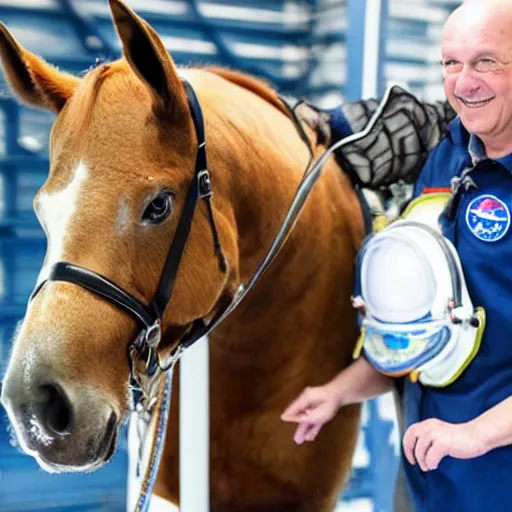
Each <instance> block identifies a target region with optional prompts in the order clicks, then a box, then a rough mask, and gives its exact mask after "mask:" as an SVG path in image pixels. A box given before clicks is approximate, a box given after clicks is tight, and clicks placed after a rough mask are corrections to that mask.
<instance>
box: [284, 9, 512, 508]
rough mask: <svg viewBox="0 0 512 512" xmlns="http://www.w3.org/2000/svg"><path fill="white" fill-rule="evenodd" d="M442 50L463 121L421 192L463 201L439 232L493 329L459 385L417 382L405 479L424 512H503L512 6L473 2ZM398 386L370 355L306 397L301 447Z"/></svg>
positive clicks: (452, 129) (435, 155)
mask: <svg viewBox="0 0 512 512" xmlns="http://www.w3.org/2000/svg"><path fill="white" fill-rule="evenodd" d="M441 48H442V66H443V73H444V88H445V93H446V96H447V98H448V101H449V102H450V104H451V106H452V107H453V109H454V110H455V111H456V112H457V114H458V116H457V118H456V119H455V120H454V121H452V122H451V123H450V125H449V132H448V134H447V136H446V137H445V138H444V139H443V140H442V141H441V143H440V144H439V145H438V146H437V147H436V148H435V149H434V150H433V151H432V152H431V153H430V155H429V158H428V160H427V162H426V164H425V166H424V167H423V169H422V170H421V173H420V175H419V178H418V179H417V181H416V183H415V190H414V194H415V196H416V197H423V196H425V195H427V194H429V193H432V192H433V191H440V190H441V191H443V190H444V191H447V192H450V193H451V199H450V201H449V204H448V206H447V208H446V209H445V210H444V211H443V213H442V214H441V216H440V217H439V224H440V226H441V228H442V233H443V235H444V236H445V237H446V238H447V239H449V240H450V241H451V242H452V243H453V245H454V246H455V248H456V250H457V253H458V255H459V257H460V261H461V264H462V268H463V271H464V275H465V278H466V282H467V289H468V292H469V294H470V297H471V299H472V302H473V304H475V305H478V306H482V307H483V308H485V311H486V313H487V322H486V325H485V331H484V332H483V337H482V338H481V342H480V346H479V349H478V352H477V353H476V355H474V359H472V360H471V362H470V363H469V364H468V365H467V366H466V367H465V368H464V369H463V371H461V372H460V375H458V376H457V378H456V379H455V380H454V381H453V382H450V383H449V385H444V386H443V387H435V386H430V385H422V384H421V383H418V382H416V383H413V382H412V381H410V380H409V379H406V380H405V391H404V393H405V406H406V407H405V414H406V427H407V429H406V433H405V435H404V437H403V450H404V464H405V473H406V477H407V481H408V487H409V490H410V493H411V496H412V499H413V502H414V506H415V510H417V511H422V512H444V511H446V512H454V511H456V512H459V511H460V512H484V511H502V510H509V509H510V508H511V507H512V229H510V224H511V213H510V212H511V208H512V1H510V0H499V1H496V0H466V1H465V2H464V3H463V4H462V5H461V6H460V7H459V8H458V9H456V10H455V11H454V12H453V13H452V15H451V16H450V17H449V19H448V20H447V22H446V24H445V27H444V31H443V36H442V43H441ZM391 382H392V380H391V379H390V378H389V377H387V376H385V375H383V374H381V373H379V372H378V371H377V370H375V369H374V367H373V366H372V365H370V364H369V362H368V359H367V358H366V357H360V358H359V359H357V360H356V361H355V362H354V363H353V364H352V365H351V366H350V367H349V368H347V369H346V370H344V371H343V372H341V373H340V374H339V375H338V376H336V377H335V378H334V379H333V380H332V381H330V382H329V383H327V384H326V385H324V386H320V387H314V388H308V389H307V390H305V391H304V392H303V393H302V394H301V395H300V396H299V398H297V400H296V401H295V402H294V403H293V404H291V405H290V406H289V407H288V408H287V410H286V411H285V412H284V413H283V416H282V417H283V420H284V421H291V422H296V423H297V424H298V426H297V429H296V432H295V441H296V442H297V443H298V444H301V443H303V442H311V441H313V440H314V439H315V437H316V436H317V435H318V433H319V432H320V430H321V428H322V426H323V425H324V424H325V423H326V422H327V421H329V420H330V419H331V418H332V417H333V416H334V415H335V414H336V412H337V410H338V409H339V407H341V406H344V405H347V404H349V403H354V402H361V401H362V400H365V399H368V398H370V397H373V396H376V395H378V394H380V393H383V392H385V391H388V390H389V389H391V387H392V386H391ZM378 469H379V468H376V470H377V471H378Z"/></svg>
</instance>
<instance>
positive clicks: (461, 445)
mask: <svg viewBox="0 0 512 512" xmlns="http://www.w3.org/2000/svg"><path fill="white" fill-rule="evenodd" d="M402 443H403V447H404V453H405V456H406V458H407V460H408V461H409V462H410V463H411V464H415V463H416V462H417V463H418V464H419V466H420V468H421V469H422V470H423V471H429V470H432V469H437V467H438V466H439V463H440V462H441V461H442V460H443V458H444V457H446V456H448V455H449V456H450V457H454V458H456V459H472V458H474V457H478V456H480V455H483V454H484V453H486V451H487V449H486V445H485V442H484V440H483V439H481V436H480V435H479V431H478V430H477V429H476V428H475V426H474V425H473V424H472V423H471V422H469V423H457V424H456V423H447V422H445V421H441V420H437V419H434V418H431V419H428V420H425V421H421V422H419V423H415V424H414V425H411V426H410V427H409V428H408V429H407V432H406V433H405V435H404V438H403V441H402Z"/></svg>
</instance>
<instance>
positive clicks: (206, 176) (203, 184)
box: [197, 169, 213, 199]
mask: <svg viewBox="0 0 512 512" xmlns="http://www.w3.org/2000/svg"><path fill="white" fill-rule="evenodd" d="M197 188H198V191H199V199H207V198H209V197H212V195H213V190H212V182H211V180H210V171H209V170H208V169H203V170H202V171H199V172H198V173H197Z"/></svg>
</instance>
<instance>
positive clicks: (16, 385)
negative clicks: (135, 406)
mask: <svg viewBox="0 0 512 512" xmlns="http://www.w3.org/2000/svg"><path fill="white" fill-rule="evenodd" d="M19 373H21V375H23V372H19ZM1 402H2V404H3V406H4V407H5V409H6V410H7V413H8V415H9V418H10V420H11V423H12V425H13V427H14V431H15V433H16V437H17V440H18V443H19V445H20V447H21V448H22V449H23V451H25V452H26V453H27V454H29V455H32V456H33V457H35V458H36V460H37V461H38V462H39V464H40V466H41V467H42V468H43V469H45V470H46V471H49V472H79V471H91V470H93V469H97V468H99V467H100V466H102V465H103V464H105V463H106V462H108V461H109V460H110V458H111V457H112V455H113V454H114V451H115V445H116V439H117V431H118V425H119V418H118V414H117V413H116V412H115V410H114V408H113V407H111V406H110V405H109V404H108V402H107V401H106V400H105V399H104V398H102V397H101V396H100V394H99V392H98V391H95V390H93V389H90V388H89V387H81V386H79V385H77V384H69V383H68V384H64V383H62V382H57V381H56V380H49V379H48V378H45V379H44V380H39V381H35V380H33V379H31V382H30V383H27V382H24V380H23V378H18V373H13V372H10V373H9V374H8V376H7V378H6V380H5V381H4V383H3V386H2V395H1Z"/></svg>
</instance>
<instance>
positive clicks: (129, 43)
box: [109, 0, 187, 113]
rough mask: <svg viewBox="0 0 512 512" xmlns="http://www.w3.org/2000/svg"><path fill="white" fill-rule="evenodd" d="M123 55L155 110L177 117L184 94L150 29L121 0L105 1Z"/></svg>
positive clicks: (159, 41)
mask: <svg viewBox="0 0 512 512" xmlns="http://www.w3.org/2000/svg"><path fill="white" fill-rule="evenodd" d="M109 4H110V9H111V11H112V18H113V20H114V25H115V27H116V30H117V33H118V34H119V37H120V39H121V42H122V44H123V54H124V56H125V58H126V60H127V61H128V63H129V64H130V66H131V67H132V69H133V70H134V71H135V73H136V74H137V75H138V77H139V78H140V79H141V80H142V81H143V82H144V83H145V84H146V85H147V86H148V87H149V90H150V91H151V94H152V96H153V101H154V103H155V106H156V107H157V110H161V109H162V108H163V110H164V111H165V112H169V111H170V112H173V113H177V112H180V111H184V108H185V107H186V104H187V103H186V96H185V90H184V88H183V85H182V83H181V79H180V77H179V75H178V73H177V70H176V67H175V65H174V62H173V60H172V58H171V56H170V55H169V52H168V51H167V49H166V48H165V46H164V44H163V43H162V40H161V39H160V37H159V36H158V34H157V33H156V32H155V31H154V30H153V28H152V27H151V26H150V25H149V24H148V23H146V22H145V21H144V20H143V19H142V18H141V17H139V16H137V14H135V13H134V12H133V11H132V10H131V9H130V8H129V7H128V6H126V5H125V4H124V3H123V2H122V1H121V0H109Z"/></svg>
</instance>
